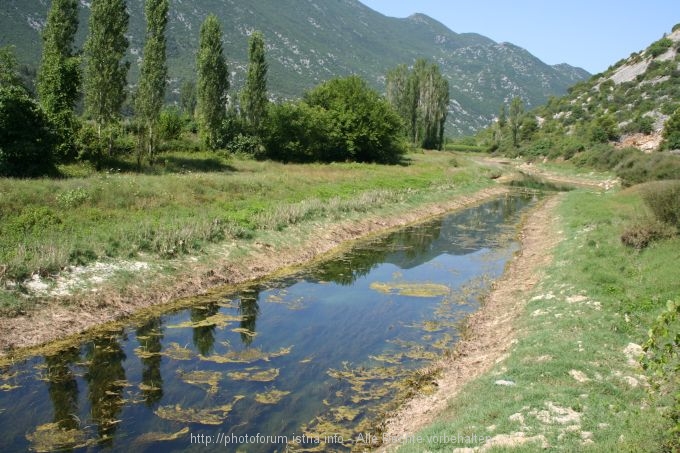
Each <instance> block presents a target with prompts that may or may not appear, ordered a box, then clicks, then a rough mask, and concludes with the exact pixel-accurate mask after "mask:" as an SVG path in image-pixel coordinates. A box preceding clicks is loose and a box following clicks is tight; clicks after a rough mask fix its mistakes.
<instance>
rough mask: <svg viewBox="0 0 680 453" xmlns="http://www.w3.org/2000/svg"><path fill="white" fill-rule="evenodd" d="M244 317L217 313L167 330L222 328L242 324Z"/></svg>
mask: <svg viewBox="0 0 680 453" xmlns="http://www.w3.org/2000/svg"><path fill="white" fill-rule="evenodd" d="M244 320H245V317H244V316H241V315H227V314H225V313H217V314H215V315H212V316H208V317H207V318H205V319H202V320H200V321H186V322H182V323H179V324H174V325H172V326H168V329H195V328H197V327H217V328H223V327H227V326H228V325H230V324H233V323H235V322H243V321H244Z"/></svg>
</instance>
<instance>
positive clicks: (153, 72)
mask: <svg viewBox="0 0 680 453" xmlns="http://www.w3.org/2000/svg"><path fill="white" fill-rule="evenodd" d="M168 8H169V6H168V0H146V7H145V13H146V43H145V44H144V54H143V60H142V65H141V69H140V72H141V76H140V80H139V88H138V90H137V97H136V99H135V109H136V112H137V115H139V117H140V119H141V120H142V121H143V122H144V129H145V133H144V134H143V135H142V136H143V138H144V139H145V140H143V141H144V142H146V150H147V152H148V155H149V162H150V163H151V164H152V165H153V162H154V156H155V154H156V148H157V138H158V130H157V129H158V128H157V126H158V119H159V116H160V112H161V108H162V107H163V100H164V98H165V86H166V79H167V76H168V65H167V60H166V55H165V48H166V39H165V30H166V28H167V25H168ZM138 163H139V162H138Z"/></svg>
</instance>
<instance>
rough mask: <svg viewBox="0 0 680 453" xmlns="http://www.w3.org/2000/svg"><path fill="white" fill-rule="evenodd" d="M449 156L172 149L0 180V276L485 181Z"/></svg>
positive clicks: (336, 214) (194, 245)
mask: <svg viewBox="0 0 680 453" xmlns="http://www.w3.org/2000/svg"><path fill="white" fill-rule="evenodd" d="M450 160H451V154H450V153H419V154H412V155H410V156H408V159H407V163H406V164H405V165H394V166H385V165H375V164H357V163H334V164H309V165H292V164H282V163H277V162H270V161H264V162H259V161H254V160H249V159H243V158H237V157H229V158H226V157H223V156H220V155H217V154H215V155H208V154H205V153H196V154H191V153H168V154H166V155H164V156H163V157H162V158H161V159H160V162H159V164H157V165H156V166H155V167H153V169H146V170H145V171H146V173H152V174H145V173H144V172H143V173H141V174H138V173H125V172H118V170H117V169H115V168H114V169H111V171H109V172H106V173H99V174H96V173H91V174H89V175H87V176H79V177H71V178H66V179H58V180H57V179H41V180H14V179H0V213H1V215H0V263H2V264H1V265H0V280H4V281H7V280H21V279H24V278H27V277H28V276H30V275H32V274H43V275H44V274H49V273H53V272H57V271H59V270H61V269H63V268H64V267H66V266H68V265H77V264H87V263H90V262H92V261H95V260H98V259H102V258H113V259H118V258H123V259H127V258H133V257H136V256H138V255H139V254H145V255H148V256H151V257H158V258H161V259H164V258H173V257H177V256H181V255H184V254H188V253H197V252H201V251H202V250H203V249H204V248H205V246H206V245H207V244H211V243H219V242H222V241H225V240H227V239H234V238H241V239H243V238H246V239H247V238H252V237H254V236H255V235H256V234H258V233H257V232H258V231H267V230H282V229H285V228H286V227H287V226H289V225H292V224H298V223H300V222H304V221H309V220H314V219H320V218H342V216H343V215H346V214H348V213H352V212H367V211H369V210H371V209H375V208H379V207H382V206H385V205H389V204H398V203H403V202H404V201H405V200H417V199H418V198H419V197H422V196H423V194H425V193H430V192H436V191H441V190H447V189H450V188H452V187H458V186H465V185H467V186H475V187H481V186H484V185H485V184H488V183H489V182H488V178H486V177H485V176H484V172H483V170H479V169H477V168H474V167H467V168H454V167H452V166H450V165H449V162H450ZM206 162H207V163H206ZM208 169H210V170H211V171H208ZM197 170H200V171H197ZM87 171H88V169H87V168H85V167H83V166H72V167H69V168H67V169H66V170H64V173H67V174H87ZM442 188H444V189H442Z"/></svg>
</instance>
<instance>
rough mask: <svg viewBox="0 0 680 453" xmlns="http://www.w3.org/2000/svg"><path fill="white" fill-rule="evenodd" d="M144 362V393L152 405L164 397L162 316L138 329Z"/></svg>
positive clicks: (142, 360)
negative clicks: (161, 353)
mask: <svg viewBox="0 0 680 453" xmlns="http://www.w3.org/2000/svg"><path fill="white" fill-rule="evenodd" d="M136 335H137V341H139V344H140V347H141V350H142V352H143V353H144V354H142V355H141V358H140V361H141V362H142V386H141V389H142V395H144V401H145V403H146V405H147V406H152V405H153V404H154V403H157V402H158V401H160V399H161V398H162V397H163V376H161V359H162V357H161V355H160V352H161V350H162V349H163V331H162V321H161V318H154V319H150V320H149V321H147V322H146V323H145V324H144V325H142V326H140V327H138V328H137V330H136Z"/></svg>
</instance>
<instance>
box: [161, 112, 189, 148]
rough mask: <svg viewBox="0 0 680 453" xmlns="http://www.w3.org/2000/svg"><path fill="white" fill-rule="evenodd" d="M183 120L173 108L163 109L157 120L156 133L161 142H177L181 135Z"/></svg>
mask: <svg viewBox="0 0 680 453" xmlns="http://www.w3.org/2000/svg"><path fill="white" fill-rule="evenodd" d="M183 126H184V119H183V118H182V114H181V113H180V111H179V110H178V109H177V108H175V107H168V108H165V109H163V111H162V112H161V115H160V118H159V120H158V132H159V134H160V137H161V139H163V140H178V139H179V137H180V136H181V135H182V127H183Z"/></svg>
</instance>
